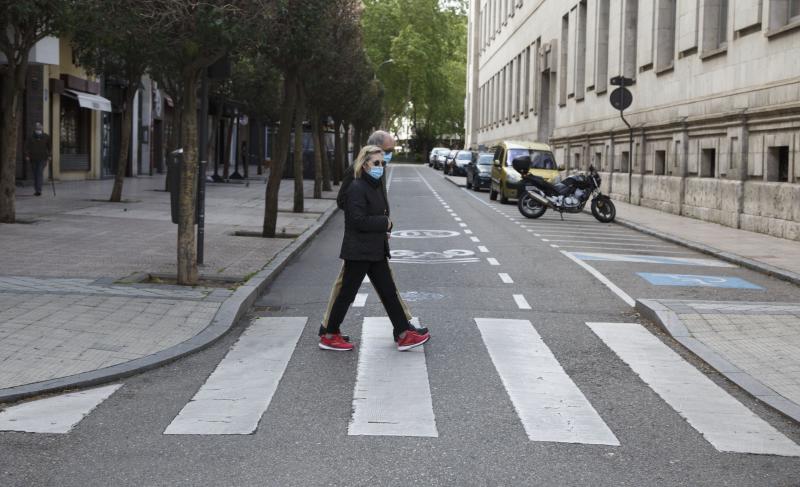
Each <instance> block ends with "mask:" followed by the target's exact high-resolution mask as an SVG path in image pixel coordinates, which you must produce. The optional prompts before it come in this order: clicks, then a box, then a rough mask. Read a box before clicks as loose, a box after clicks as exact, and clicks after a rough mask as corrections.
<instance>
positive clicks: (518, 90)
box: [514, 53, 522, 118]
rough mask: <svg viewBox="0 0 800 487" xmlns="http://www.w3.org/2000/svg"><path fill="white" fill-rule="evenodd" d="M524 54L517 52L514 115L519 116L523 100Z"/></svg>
mask: <svg viewBox="0 0 800 487" xmlns="http://www.w3.org/2000/svg"><path fill="white" fill-rule="evenodd" d="M521 81H522V54H521V53H520V54H517V79H516V80H515V81H514V85H515V86H514V115H515V116H516V117H517V118H519V112H520V104H521V102H522V100H521V98H522V83H521Z"/></svg>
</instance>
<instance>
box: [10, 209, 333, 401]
mask: <svg viewBox="0 0 800 487" xmlns="http://www.w3.org/2000/svg"><path fill="white" fill-rule="evenodd" d="M337 210H338V208H337V207H336V205H334V206H333V207H332V208H330V209H329V210H327V211H326V212H325V213H323V214H322V216H321V217H320V218H319V219H318V220H317V221H316V222H315V223H314V224H313V225H312V226H311V227H310V228H308V229H307V230H306V231H305V232H303V233H302V234H301V235H300V236H299V237H298V238H297V239H295V241H294V242H292V243H291V244H290V245H289V246H288V247H286V248H285V249H283V250H281V251H280V252H278V254H277V255H275V257H274V258H273V259H272V260H271V261H270V262H269V263H268V264H267V265H266V266H265V267H264V268H262V269H261V270H260V271H258V272H257V273H256V274H255V275H254V276H253V277H251V278H250V279H249V280H248V281H247V282H245V283H244V284H243V285H241V286H239V287H238V288H237V289H236V291H234V293H233V295H232V296H231V297H229V298H228V299H226V300H225V301H224V302H223V303H222V305H221V306H220V307H219V309H218V310H217V313H216V314H215V315H214V318H213V319H212V320H211V323H210V324H209V325H208V326H207V327H206V328H204V329H203V330H202V331H201V332H200V333H198V334H197V335H195V336H193V337H192V338H189V339H188V340H186V341H184V342H181V343H179V344H177V345H174V346H172V347H170V348H167V349H164V350H161V351H160V352H156V353H154V354H152V355H148V356H146V357H141V358H138V359H135V360H131V361H129V362H124V363H121V364H117V365H112V366H111V367H105V368H103V369H97V370H91V371H88V372H82V373H80V374H75V375H70V376H67V377H59V378H57V379H50V380H47V381H43V382H36V383H33V384H24V385H19V386H14V387H9V388H6V389H0V403H6V402H12V401H17V400H19V399H23V398H27V397H31V396H36V395H40V394H44V393H50V392H57V391H61V390H64V389H78V388H84V387H89V386H95V385H98V384H103V383H106V382H110V381H114V380H117V379H122V378H124V377H129V376H131V375H135V374H138V373H140V372H144V371H146V370H150V369H154V368H156V367H160V366H162V365H164V364H166V363H169V362H172V361H175V360H177V359H179V358H181V357H184V356H186V355H189V354H191V353H194V352H198V351H200V350H202V349H204V348H206V347H208V346H210V345H212V344H213V343H214V342H216V341H217V340H219V339H220V338H222V336H223V335H225V333H227V332H228V331H229V330H230V329H231V328H232V327H233V325H234V324H235V323H236V322H237V321H238V320H239V319H240V318H241V317H242V316H243V315H244V313H245V312H246V311H247V310H248V309H249V308H250V307H251V306H252V304H253V303H254V302H255V301H256V299H257V298H258V296H259V295H260V294H261V293H262V292H263V291H264V290H265V289H266V288H267V286H269V285H270V284H271V283H272V281H274V280H275V278H276V277H277V276H278V274H280V272H281V271H282V270H283V269H284V268H285V267H286V265H287V264H288V262H289V261H290V260H291V259H292V258H293V257H294V256H296V255H297V254H298V253H300V252H301V251H303V249H305V248H306V246H308V244H309V242H310V241H311V239H312V238H314V237H315V236H316V235H317V234H318V233H319V232H320V231H321V230H322V228H323V227H324V226H325V224H326V223H328V221H329V220H330V219H331V217H332V216H333V214H334V213H336V211H337Z"/></svg>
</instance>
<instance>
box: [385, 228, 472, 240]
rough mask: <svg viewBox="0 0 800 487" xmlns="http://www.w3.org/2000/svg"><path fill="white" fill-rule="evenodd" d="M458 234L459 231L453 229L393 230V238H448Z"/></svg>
mask: <svg viewBox="0 0 800 487" xmlns="http://www.w3.org/2000/svg"><path fill="white" fill-rule="evenodd" d="M458 235H459V233H458V232H453V231H451V230H396V231H394V232H392V237H393V238H448V237H457V236H458Z"/></svg>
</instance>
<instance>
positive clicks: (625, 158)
mask: <svg viewBox="0 0 800 487" xmlns="http://www.w3.org/2000/svg"><path fill="white" fill-rule="evenodd" d="M630 154H631V153H630V152H628V151H622V154H621V157H620V158H619V171H620V172H628V165H629V164H630V160H631V157H630Z"/></svg>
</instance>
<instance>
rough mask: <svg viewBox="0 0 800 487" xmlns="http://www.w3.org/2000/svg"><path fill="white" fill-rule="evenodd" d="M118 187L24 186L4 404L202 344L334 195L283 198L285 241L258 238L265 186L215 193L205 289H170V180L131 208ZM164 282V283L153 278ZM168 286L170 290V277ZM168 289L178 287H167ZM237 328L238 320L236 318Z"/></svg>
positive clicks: (8, 246) (289, 192) (9, 230)
mask: <svg viewBox="0 0 800 487" xmlns="http://www.w3.org/2000/svg"><path fill="white" fill-rule="evenodd" d="M112 185H113V181H111V180H103V181H79V182H62V183H56V186H55V189H56V194H55V195H53V192H52V191H50V188H48V191H46V192H44V193H43V195H42V196H41V197H33V196H31V195H30V193H32V190H30V188H19V189H18V197H17V217H18V219H19V220H20V222H21V223H19V224H14V225H0V248H2V249H3V252H2V253H0V397H2V395H3V394H2V393H3V391H8V390H12V389H13V388H18V387H19V386H23V385H28V384H38V383H46V382H47V381H53V380H54V379H60V378H65V377H71V376H75V375H76V374H85V373H87V372H92V371H97V370H98V369H104V368H107V367H112V366H115V365H119V364H124V363H127V362H130V361H133V360H137V359H141V358H143V357H148V356H151V355H153V354H157V353H159V352H163V351H164V350H167V349H170V347H175V346H177V345H179V344H181V343H182V342H185V341H186V340H188V339H190V338H192V337H195V336H196V335H197V334H198V333H200V332H201V331H202V330H204V329H205V328H206V327H208V326H209V324H211V323H212V320H214V318H215V316H216V315H217V314H218V312H219V311H220V309H221V307H222V305H223V303H225V302H226V300H228V299H230V298H231V297H232V296H233V295H234V290H235V289H236V287H237V286H239V285H241V284H243V283H244V282H245V281H247V280H248V278H249V277H250V276H252V275H254V274H255V273H257V272H258V271H260V270H261V269H263V268H264V267H265V266H266V265H267V264H269V263H270V262H271V261H272V260H273V259H274V258H275V257H276V255H278V254H279V253H281V252H283V251H284V250H286V249H287V248H288V247H289V246H290V245H292V243H293V242H294V241H295V238H294V236H297V235H300V234H302V233H303V232H306V231H308V230H309V229H310V228H312V227H313V226H315V225H317V226H318V225H319V222H320V220H321V218H322V217H323V215H330V213H331V212H332V209H333V207H334V205H335V202H334V198H335V192H328V193H325V194H324V195H323V199H320V200H314V199H312V198H310V197H309V196H308V195H310V194H312V190H313V181H306V182H305V194H306V199H305V205H304V206H305V212H304V213H293V212H292V204H293V186H294V185H293V184H292V182H291V181H284V182H283V183H282V184H281V190H280V193H279V205H278V206H279V216H278V225H277V231H278V232H281V233H284V234H286V236H284V237H282V238H272V239H264V238H260V237H248V236H238V235H237V233H238V234H242V233H244V234H258V233H260V231H261V225H262V221H263V216H264V213H263V211H264V210H263V208H264V198H265V181H264V179H263V178H260V179H253V180H251V181H249V183H248V184H225V183H209V184H208V185H207V188H206V190H207V196H206V219H205V221H206V227H205V264H204V265H202V266H201V267H200V278H201V280H202V283H203V284H204V285H203V286H198V287H184V286H176V285H169V284H167V283H166V282H165V281H164V280H165V279H167V278H168V277H169V276H175V273H176V258H177V257H176V250H175V249H176V239H177V225H174V224H173V223H172V222H171V218H170V208H169V194H168V193H166V192H164V176H161V175H159V176H153V177H139V178H128V179H126V181H125V186H124V190H123V197H124V202H122V203H109V202H108V201H107V199H108V197H109V195H110V194H111V188H112ZM153 276H155V277H156V279H152V278H151V277H153ZM158 278H160V279H161V281H159V279H158ZM167 282H168V281H167ZM231 319H232V318H231Z"/></svg>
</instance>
